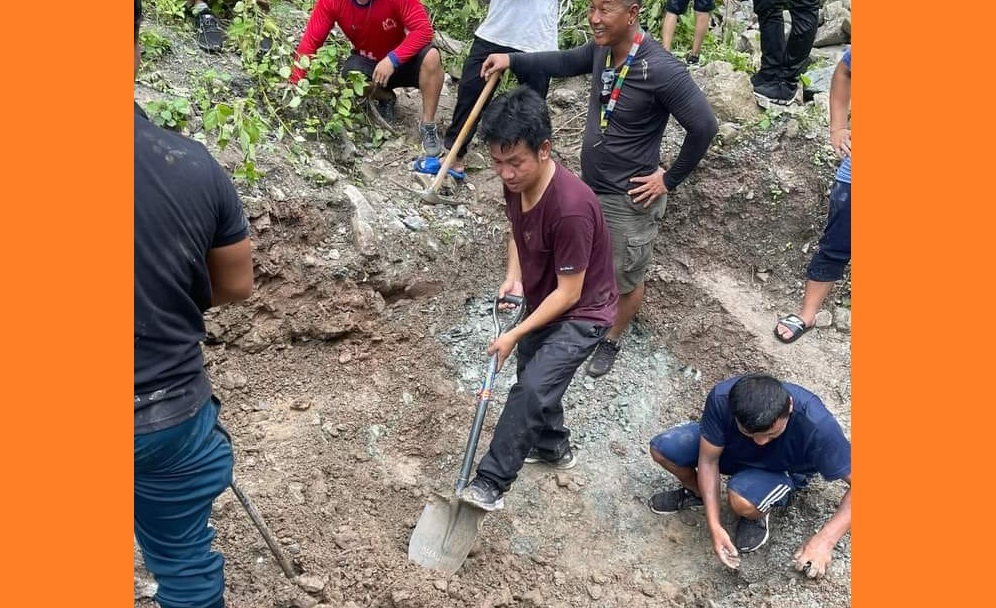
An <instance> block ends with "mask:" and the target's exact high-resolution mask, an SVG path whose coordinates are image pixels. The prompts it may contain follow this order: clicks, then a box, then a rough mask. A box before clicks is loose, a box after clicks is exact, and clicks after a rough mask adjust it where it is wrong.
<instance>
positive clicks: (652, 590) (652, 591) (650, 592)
mask: <svg viewBox="0 0 996 608" xmlns="http://www.w3.org/2000/svg"><path fill="white" fill-rule="evenodd" d="M640 593H642V594H643V595H645V596H647V597H655V596H656V595H657V587H656V586H655V585H654V584H653V583H644V584H643V585H641V586H640Z"/></svg>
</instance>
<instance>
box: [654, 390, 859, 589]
mask: <svg viewBox="0 0 996 608" xmlns="http://www.w3.org/2000/svg"><path fill="white" fill-rule="evenodd" d="M650 456H651V457H652V458H653V459H654V461H655V462H657V463H658V464H660V465H661V466H662V467H664V468H665V469H667V470H668V471H670V472H671V473H673V474H674V476H675V477H677V478H678V480H679V481H681V483H682V486H684V487H682V488H681V489H679V490H672V491H669V492H660V493H658V494H655V495H653V496H652V497H651V498H650V508H651V510H652V511H654V512H655V513H676V512H678V511H680V510H682V509H688V508H696V507H697V508H701V507H702V506H703V504H704V505H705V510H706V520H707V523H708V525H709V533H710V534H711V535H712V546H713V550H715V551H716V555H717V556H719V559H720V560H721V561H722V562H723V563H724V564H726V565H727V566H729V567H731V568H736V567H738V566H739V565H740V558H739V554H740V553H748V552H750V551H754V550H756V549H758V548H760V547H761V546H762V545H764V543H765V542H767V540H768V516H769V513H770V510H771V507H774V506H787V504H788V498H789V494H790V493H791V492H792V491H793V490H795V489H798V488H801V487H803V486H805V485H806V483H807V482H808V481H809V479H811V478H812V477H813V476H814V475H815V474H816V473H819V474H820V475H822V476H823V478H824V479H826V480H827V481H832V480H835V479H843V480H844V481H846V482H847V485H848V489H847V492H846V493H845V494H844V497H843V499H841V501H840V506H838V507H837V511H836V512H835V513H834V514H833V517H831V518H830V520H829V521H828V522H827V523H826V524H825V525H824V526H823V527H822V528H821V529H820V530H819V531H818V532H817V533H816V534H814V535H813V536H812V537H810V538H809V539H808V540H806V542H805V543H803V545H802V547H800V548H799V550H798V551H796V552H795V555H794V565H795V568H796V569H797V570H800V571H804V572H806V574H807V575H808V576H809V577H811V578H815V577H819V576H823V575H824V574H825V573H826V570H827V566H829V565H830V557H831V555H832V553H833V548H834V546H835V545H836V544H837V541H838V540H840V537H842V536H843V535H844V534H845V533H846V532H847V531H848V530H849V529H850V527H851V489H850V485H851V442H850V441H848V440H847V438H846V437H844V433H843V432H842V431H841V428H840V424H838V422H837V421H836V420H835V419H834V417H833V415H832V414H830V412H829V411H827V409H826V407H825V406H824V405H823V403H822V402H821V401H820V399H819V397H817V396H816V395H814V394H812V393H811V392H809V391H807V390H806V389H804V388H802V387H800V386H796V385H794V384H789V383H787V382H780V381H778V380H776V379H775V378H772V377H771V376H768V375H764V374H752V375H748V376H737V377H734V378H730V379H728V380H724V381H722V382H720V383H719V384H717V385H716V386H715V387H713V389H712V391H710V392H709V396H708V397H707V398H706V405H705V411H704V412H703V414H702V422H701V424H700V423H696V422H689V423H686V424H682V425H679V426H677V427H674V428H672V429H670V430H668V431H665V432H664V433H661V434H660V435H657V436H656V437H654V438H653V439H652V440H651V441H650ZM721 474H722V475H730V480H729V482H728V483H727V494H728V495H729V501H730V507H731V508H732V510H733V512H734V513H735V514H736V515H738V516H739V517H738V519H737V527H736V533H735V534H734V540H732V541H731V540H730V535H729V534H728V533H727V531H726V530H725V529H724V528H723V525H722V523H720V519H719V496H720V490H719V476H720V475H721Z"/></svg>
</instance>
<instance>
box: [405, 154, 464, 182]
mask: <svg viewBox="0 0 996 608" xmlns="http://www.w3.org/2000/svg"><path fill="white" fill-rule="evenodd" d="M441 168H442V165H441V163H440V162H439V158H437V157H435V156H420V157H418V158H416V159H415V162H414V163H412V169H414V170H415V171H418V172H419V173H427V174H429V175H436V174H437V173H439V169H441ZM446 174H447V175H449V176H450V177H452V178H453V179H455V180H456V181H457V182H463V180H465V179H467V172H466V171H457V170H456V169H447V170H446Z"/></svg>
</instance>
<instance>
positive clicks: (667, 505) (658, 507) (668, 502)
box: [649, 488, 702, 515]
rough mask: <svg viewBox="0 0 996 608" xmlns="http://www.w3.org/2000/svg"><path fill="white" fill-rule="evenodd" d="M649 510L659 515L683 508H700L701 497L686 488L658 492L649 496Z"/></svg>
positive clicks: (675, 511)
mask: <svg viewBox="0 0 996 608" xmlns="http://www.w3.org/2000/svg"><path fill="white" fill-rule="evenodd" d="M649 504H650V510H651V511H653V512H654V513H659V514H661V515H670V514H671V513H677V512H678V511H683V510H685V509H701V508H702V499H701V498H699V497H698V496H696V495H695V493H694V492H692V491H691V490H689V489H688V488H681V489H680V490H670V491H667V492H658V493H656V494H654V495H653V496H651V497H650V501H649Z"/></svg>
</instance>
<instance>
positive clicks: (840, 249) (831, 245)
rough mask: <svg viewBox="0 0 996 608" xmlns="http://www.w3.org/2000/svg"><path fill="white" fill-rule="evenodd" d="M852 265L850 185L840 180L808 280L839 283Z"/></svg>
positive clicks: (837, 183) (831, 196)
mask: <svg viewBox="0 0 996 608" xmlns="http://www.w3.org/2000/svg"><path fill="white" fill-rule="evenodd" d="M850 261H851V184H850V183H849V182H842V181H840V180H837V181H836V182H834V184H833V188H832V189H831V190H830V209H829V213H828V214H827V227H826V229H825V230H824V231H823V236H822V237H821V238H820V246H819V249H818V250H817V251H816V253H815V254H813V259H812V260H810V262H809V267H808V268H807V269H806V278H808V279H809V280H811V281H819V282H821V283H832V282H834V281H839V280H840V279H841V278H842V277H843V276H844V268H845V267H846V266H847V264H848V263H849V262H850Z"/></svg>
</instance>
